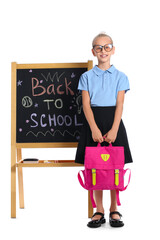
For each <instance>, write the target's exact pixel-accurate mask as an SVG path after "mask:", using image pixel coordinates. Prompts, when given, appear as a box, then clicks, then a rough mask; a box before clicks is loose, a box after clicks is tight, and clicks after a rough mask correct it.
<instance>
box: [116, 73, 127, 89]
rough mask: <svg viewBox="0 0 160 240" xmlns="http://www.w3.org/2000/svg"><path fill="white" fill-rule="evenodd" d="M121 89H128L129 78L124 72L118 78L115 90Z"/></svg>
mask: <svg viewBox="0 0 160 240" xmlns="http://www.w3.org/2000/svg"><path fill="white" fill-rule="evenodd" d="M122 90H125V93H126V92H127V91H128V90H130V85H129V80H128V77H127V76H126V75H125V74H124V75H123V76H122V77H121V78H120V79H119V82H118V86H117V92H118V91H122Z"/></svg>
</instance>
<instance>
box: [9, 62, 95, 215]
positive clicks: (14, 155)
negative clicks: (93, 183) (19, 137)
mask: <svg viewBox="0 0 160 240" xmlns="http://www.w3.org/2000/svg"><path fill="white" fill-rule="evenodd" d="M34 68H36V69H37V68H38V69H40V68H87V69H88V70H90V69H92V68H93V61H92V60H89V61H88V62H84V63H40V64H17V63H16V62H12V63H11V217H12V218H16V167H18V184H19V203H20V208H24V194H23V172H22V167H78V166H81V167H82V165H81V164H77V163H75V162H74V160H50V163H46V162H45V161H44V160H40V161H39V163H28V164H27V163H25V164H24V163H23V161H22V149H23V148H61V147H63V148H64V147H77V145H78V142H57V143H56V142H49V143H48V142H46V143H17V142H16V107H17V106H16V96H17V94H16V91H17V75H16V74H17V69H34ZM92 214H93V208H92V204H91V201H90V192H89V191H88V217H91V216H92Z"/></svg>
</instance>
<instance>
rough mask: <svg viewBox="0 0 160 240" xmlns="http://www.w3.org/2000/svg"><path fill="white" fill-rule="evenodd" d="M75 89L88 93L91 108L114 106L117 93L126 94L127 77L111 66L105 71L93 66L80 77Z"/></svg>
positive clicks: (127, 88)
mask: <svg viewBox="0 0 160 240" xmlns="http://www.w3.org/2000/svg"><path fill="white" fill-rule="evenodd" d="M77 89H78V90H79V91H80V92H82V90H86V91H88V92H89V95H90V101H91V106H116V99H117V94H118V91H122V90H125V93H126V92H127V91H128V90H130V86H129V81H128V77H127V76H126V75H125V74H124V73H123V72H120V71H119V70H117V69H116V68H115V67H114V66H113V65H112V66H111V67H110V68H109V69H107V70H102V69H100V68H99V67H98V66H97V65H95V66H94V67H93V68H92V69H91V70H89V71H87V72H84V73H83V74H82V75H81V76H80V79H79V82H78V88H77Z"/></svg>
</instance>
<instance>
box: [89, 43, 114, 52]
mask: <svg viewBox="0 0 160 240" xmlns="http://www.w3.org/2000/svg"><path fill="white" fill-rule="evenodd" d="M103 47H104V50H105V51H106V52H110V51H111V50H112V48H113V44H111V43H110V44H105V45H104V46H101V45H94V46H93V49H94V50H95V51H96V53H99V52H101V51H102V49H103Z"/></svg>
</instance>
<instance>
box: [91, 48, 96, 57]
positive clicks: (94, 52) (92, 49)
mask: <svg viewBox="0 0 160 240" xmlns="http://www.w3.org/2000/svg"><path fill="white" fill-rule="evenodd" d="M91 51H92V54H93V56H96V55H95V52H94V50H93V48H92V49H91Z"/></svg>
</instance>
